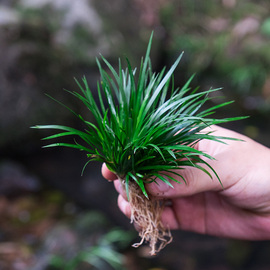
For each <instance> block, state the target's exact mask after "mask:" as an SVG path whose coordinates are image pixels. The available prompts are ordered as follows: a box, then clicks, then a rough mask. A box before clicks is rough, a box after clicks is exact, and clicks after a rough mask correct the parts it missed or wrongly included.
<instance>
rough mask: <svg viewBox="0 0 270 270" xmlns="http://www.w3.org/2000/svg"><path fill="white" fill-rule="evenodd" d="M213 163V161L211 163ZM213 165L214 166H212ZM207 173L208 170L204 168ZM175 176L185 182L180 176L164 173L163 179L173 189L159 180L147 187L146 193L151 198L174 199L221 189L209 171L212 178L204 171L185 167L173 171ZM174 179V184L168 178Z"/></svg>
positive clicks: (214, 176)
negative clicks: (150, 195)
mask: <svg viewBox="0 0 270 270" xmlns="http://www.w3.org/2000/svg"><path fill="white" fill-rule="evenodd" d="M213 162H215V161H213ZM213 165H214V164H213ZM205 169H207V170H208V171H209V168H208V167H207V168H205ZM175 172H176V173H177V174H180V175H181V176H182V177H183V179H185V181H186V182H184V181H183V179H182V178H181V177H180V176H177V175H176V174H173V173H165V174H164V175H163V177H164V178H165V179H167V180H168V181H169V182H170V183H171V184H172V186H173V187H171V186H169V185H168V184H166V183H165V182H164V181H162V180H161V179H156V181H155V182H152V183H150V184H148V185H147V187H146V188H147V191H148V192H149V193H150V194H152V195H153V196H157V197H163V198H174V197H179V196H191V195H194V194H197V193H200V192H205V191H219V190H220V191H221V190H223V187H222V185H221V183H220V181H219V179H218V178H217V177H216V174H215V173H214V172H212V171H209V173H210V174H211V176H212V177H210V176H209V175H208V174H207V173H205V172H204V171H202V170H200V169H198V168H194V167H186V168H183V169H179V170H176V171H175ZM166 175H167V176H170V177H173V178H175V179H176V180H177V181H179V182H180V184H179V183H177V182H174V181H172V180H171V179H170V178H169V177H167V176H166Z"/></svg>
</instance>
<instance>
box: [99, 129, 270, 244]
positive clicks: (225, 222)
mask: <svg viewBox="0 0 270 270" xmlns="http://www.w3.org/2000/svg"><path fill="white" fill-rule="evenodd" d="M210 129H211V130H212V131H215V132H214V134H216V135H217V136H226V137H234V138H238V139H241V140H244V142H241V141H228V145H224V144H220V143H216V142H214V141H211V140H202V141H200V142H199V143H198V144H197V145H196V149H198V150H200V151H206V150H207V152H208V153H209V154H210V155H211V156H213V157H215V160H211V161H209V164H210V165H211V166H212V167H213V169H214V170H215V171H216V172H217V174H218V175H219V177H220V179H221V181H222V184H223V188H222V187H221V185H220V184H219V182H218V179H217V178H216V176H215V175H213V180H212V181H209V179H208V176H207V175H206V174H205V173H203V172H202V171H200V170H197V169H195V168H192V167H188V168H185V170H182V171H181V174H182V176H183V177H184V178H185V179H186V181H187V185H177V184H176V185H175V184H174V183H172V184H173V185H174V188H168V186H167V185H164V184H163V182H162V181H161V180H157V182H158V185H156V184H154V183H152V184H149V185H147V186H146V189H147V192H148V193H149V194H151V195H152V196H154V197H156V198H159V199H163V200H170V202H171V203H170V204H169V205H167V206H165V208H164V210H163V213H162V215H161V219H162V221H163V224H164V225H166V226H168V227H170V228H171V229H183V230H188V231H194V232H197V233H203V234H210V235H216V236H221V237H230V238H238V239H247V240H269V239H270V166H269V163H270V149H269V148H267V147H265V146H263V145H261V144H259V143H257V142H255V141H253V140H251V139H250V138H247V137H245V136H243V135H240V134H238V133H236V132H233V131H230V130H227V129H225V128H221V127H219V126H212V127H211V128H210ZM202 166H204V165H202ZM102 173H103V176H104V177H105V178H107V179H110V180H113V179H115V176H114V175H113V174H112V173H111V172H110V171H109V170H108V169H107V168H106V166H103V168H102ZM115 186H116V189H117V190H118V191H119V193H120V195H119V199H118V205H119V208H120V209H121V211H122V212H123V213H124V214H126V215H127V216H130V212H131V211H130V205H129V203H128V202H127V200H126V195H125V192H124V191H123V190H122V188H121V185H120V183H119V182H118V181H115Z"/></svg>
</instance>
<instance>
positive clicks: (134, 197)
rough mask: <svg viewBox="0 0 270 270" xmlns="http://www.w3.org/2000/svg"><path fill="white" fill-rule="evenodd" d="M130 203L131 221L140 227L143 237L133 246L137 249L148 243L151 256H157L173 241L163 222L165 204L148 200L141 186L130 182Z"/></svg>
mask: <svg viewBox="0 0 270 270" xmlns="http://www.w3.org/2000/svg"><path fill="white" fill-rule="evenodd" d="M122 185H123V187H124V186H125V182H124V181H122ZM129 203H130V208H131V217H130V221H131V223H133V222H134V223H135V224H136V225H137V226H138V227H139V229H140V232H139V236H140V237H141V241H140V242H139V243H135V244H133V245H132V246H133V247H136V248H137V247H139V246H141V245H142V244H143V243H144V242H148V243H149V246H150V248H151V251H150V254H151V255H156V253H157V252H159V251H160V250H161V249H163V248H164V247H165V246H166V245H167V244H169V243H170V242H171V241H172V235H171V232H170V230H169V228H166V227H165V226H164V225H163V223H162V221H161V214H162V211H163V208H164V202H163V201H161V200H158V199H156V198H154V197H149V199H147V198H146V197H145V196H144V194H143V193H142V191H141V189H140V188H139V186H138V185H137V184H136V183H135V182H134V181H130V182H129Z"/></svg>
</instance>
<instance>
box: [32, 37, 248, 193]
mask: <svg viewBox="0 0 270 270" xmlns="http://www.w3.org/2000/svg"><path fill="white" fill-rule="evenodd" d="M152 38H153V35H151V37H150V40H149V44H148V47H147V51H146V55H145V58H144V59H142V61H141V66H140V69H139V70H137V69H132V67H131V64H130V62H129V60H128V59H126V65H127V67H126V69H123V68H122V63H121V60H120V59H119V69H118V71H117V70H116V69H115V68H114V67H113V66H112V65H111V64H110V63H109V62H108V61H107V60H106V59H105V58H104V57H102V56H101V61H100V60H97V65H98V68H99V71H100V75H101V81H100V82H98V83H97V94H98V98H97V99H95V98H94V95H93V93H92V91H91V90H90V88H89V85H88V83H87V80H86V78H85V77H83V78H82V83H80V82H79V81H77V80H76V82H77V84H78V87H79V89H80V93H79V92H71V91H68V92H69V93H70V94H71V95H73V96H74V97H75V98H77V99H79V100H80V101H81V102H82V103H83V104H84V106H86V107H87V108H88V110H89V111H90V112H91V114H92V116H93V117H94V120H95V121H94V123H92V122H89V121H88V120H85V119H87V117H85V119H84V117H82V116H81V115H78V114H77V113H75V112H74V111H73V110H72V109H70V108H68V107H67V106H65V105H64V104H62V103H61V102H58V101H57V102H58V103H59V104H61V105H62V106H64V107H65V108H67V109H68V110H70V111H71V113H73V114H74V115H75V116H76V117H77V118H78V120H79V121H80V122H82V124H83V125H84V127H85V128H84V130H83V131H82V130H77V129H74V128H71V127H67V126H61V125H43V126H35V127H34V128H38V129H53V130H59V131H60V132H59V133H56V134H54V135H51V136H48V137H46V138H44V140H56V139H62V138H65V137H67V136H71V137H73V138H74V139H76V141H74V143H73V144H72V143H70V142H69V143H64V142H60V143H59V142H56V143H52V144H49V145H47V146H45V147H55V146H64V147H71V148H75V149H79V150H83V151H85V152H86V153H87V156H88V157H89V160H88V161H87V162H86V165H87V164H88V163H89V162H90V161H91V160H99V161H101V162H105V163H106V164H107V166H108V168H109V169H110V170H112V171H113V172H114V173H116V174H117V175H118V176H119V178H120V179H122V180H124V181H125V182H126V190H127V194H128V183H129V181H134V182H136V183H137V185H138V186H139V187H140V189H141V190H142V192H143V194H144V195H145V196H146V197H147V198H148V194H147V191H146V188H145V184H146V183H148V182H153V181H154V182H155V181H156V179H157V178H159V179H160V180H161V181H163V182H165V183H166V184H168V185H169V186H171V187H172V184H171V181H174V182H177V183H180V182H184V183H185V182H186V179H184V178H183V176H182V175H181V174H180V173H179V169H182V168H184V167H186V166H192V167H196V168H197V169H199V170H202V171H203V172H205V173H206V174H207V175H208V176H209V177H212V176H211V173H213V174H214V175H216V176H217V174H216V172H215V171H214V169H213V168H212V167H211V166H210V165H209V164H208V163H207V162H206V161H205V159H209V160H211V159H213V157H211V156H210V155H209V154H207V153H205V152H202V151H199V150H196V149H195V148H194V147H193V146H194V145H195V144H196V143H197V142H199V141H200V140H205V139H206V140H213V141H217V142H221V143H223V141H224V140H227V139H232V138H224V137H218V136H215V135H214V134H213V133H210V132H208V133H205V132H203V130H204V129H205V128H206V127H209V126H211V125H213V124H220V123H226V122H229V121H235V120H240V119H244V118H245V117H234V118H223V119H215V118H210V117H209V116H210V115H212V114H214V112H215V110H217V109H219V108H221V107H223V106H227V105H229V104H230V103H231V102H224V103H221V104H218V105H214V106H212V107H209V108H206V109H202V108H203V105H204V104H205V103H206V102H208V101H210V100H212V99H213V97H212V96H211V95H210V94H211V93H212V92H215V91H218V90H219V89H209V90H207V91H202V92H199V91H198V89H195V90H192V89H191V87H190V84H191V81H192V79H193V77H194V76H191V78H190V79H189V80H188V81H187V82H186V84H185V85H184V86H183V87H182V88H181V89H179V88H174V82H173V73H174V71H175V69H176V67H177V66H178V64H179V62H180V60H181V57H182V55H183V53H181V54H180V55H179V57H178V58H177V60H176V61H175V63H174V64H173V65H172V66H171V67H170V68H169V70H168V71H167V72H166V69H165V68H164V69H163V70H162V71H161V72H160V73H154V72H153V71H152V67H151V60H150V50H151V44H152ZM103 64H104V65H105V67H106V70H107V71H105V68H103ZM136 73H137V75H138V76H136ZM202 164H204V165H205V166H202ZM86 165H85V166H86ZM205 167H206V168H208V169H205ZM84 169H85V167H84ZM84 169H83V170H84ZM176 170H177V171H176ZM176 178H177V179H180V180H181V181H179V180H177V179H176ZM217 178H218V176H217ZM218 179H219V178H218ZM219 181H220V179H219Z"/></svg>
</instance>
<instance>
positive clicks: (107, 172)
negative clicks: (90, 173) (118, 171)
mask: <svg viewBox="0 0 270 270" xmlns="http://www.w3.org/2000/svg"><path fill="white" fill-rule="evenodd" d="M101 173H102V175H103V177H104V178H106V179H107V180H109V181H113V180H116V179H117V176H116V175H115V174H114V173H112V172H111V171H110V170H109V169H108V168H107V166H106V164H105V163H103V164H102V167H101Z"/></svg>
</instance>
